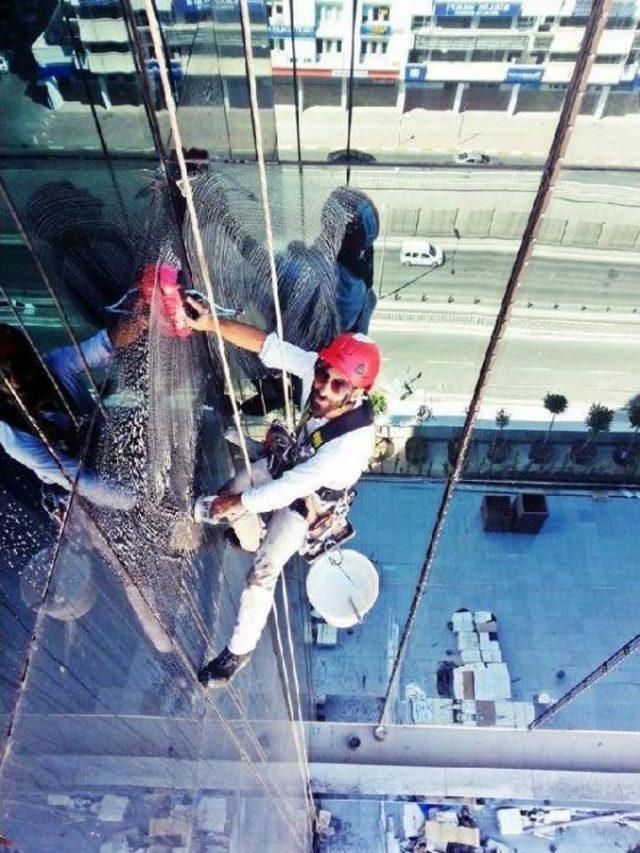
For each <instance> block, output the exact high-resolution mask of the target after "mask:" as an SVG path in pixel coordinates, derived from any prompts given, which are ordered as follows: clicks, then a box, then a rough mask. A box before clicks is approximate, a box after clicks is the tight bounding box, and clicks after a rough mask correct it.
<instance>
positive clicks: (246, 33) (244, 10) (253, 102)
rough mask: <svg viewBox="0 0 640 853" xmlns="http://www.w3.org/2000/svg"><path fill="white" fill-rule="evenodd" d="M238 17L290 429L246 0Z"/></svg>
mask: <svg viewBox="0 0 640 853" xmlns="http://www.w3.org/2000/svg"><path fill="white" fill-rule="evenodd" d="M240 21H241V24H242V33H243V39H244V46H245V61H246V64H247V71H248V74H249V100H250V103H251V115H252V117H253V124H254V128H255V135H256V157H257V161H258V176H259V179H260V195H261V197H262V212H263V214H264V227H265V233H266V238H267V252H268V255H269V273H270V277H271V290H272V292H273V303H274V308H275V314H276V331H277V332H278V338H279V341H280V357H281V359H282V367H283V370H282V389H283V392H284V411H285V417H286V420H287V425H288V426H289V428H290V429H293V414H292V409H291V401H290V399H289V383H288V374H287V370H286V368H285V366H284V365H285V356H284V340H283V338H284V333H283V327H282V312H281V311H280V300H279V298H278V275H277V273H276V259H275V244H274V240H273V227H272V224H271V210H270V208H269V194H268V188H267V171H266V168H265V164H264V149H263V142H262V125H261V122H260V111H259V108H258V90H257V86H256V75H255V69H254V67H253V46H252V41H251V22H250V19H249V6H248V3H247V0H240Z"/></svg>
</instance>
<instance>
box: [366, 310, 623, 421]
mask: <svg viewBox="0 0 640 853" xmlns="http://www.w3.org/2000/svg"><path fill="white" fill-rule="evenodd" d="M487 333H488V330H487ZM372 334H373V335H374V336H375V339H376V341H377V342H378V343H379V344H380V346H381V348H382V353H383V365H382V373H383V379H382V385H383V386H384V387H385V388H386V390H387V391H388V392H390V393H391V394H392V395H393V394H396V393H398V392H399V390H400V389H401V385H402V382H403V381H404V380H406V379H408V378H409V379H411V378H413V377H415V376H416V375H417V374H418V373H419V372H422V377H421V378H420V379H419V380H417V381H415V382H414V383H413V387H414V389H415V396H416V399H417V398H418V397H420V396H421V395H425V394H426V397H427V398H429V397H434V398H436V399H443V400H450V401H452V402H456V401H458V402H460V403H461V404H462V406H461V407H462V408H463V407H464V404H465V402H466V401H468V400H469V398H470V396H471V393H472V391H473V388H474V385H475V381H476V377H477V374H478V370H479V368H480V364H481V361H482V357H483V355H484V349H485V347H486V342H487V336H486V335H482V334H478V333H477V331H476V332H475V333H471V332H469V333H466V332H464V331H460V330H456V331H455V332H453V331H452V330H450V329H447V328H446V327H444V326H436V327H422V328H417V329H411V330H408V329H398V330H378V329H376V328H375V323H374V326H373V329H372ZM638 365H640V339H639V340H637V341H632V340H628V339H627V340H620V339H616V338H613V337H612V338H610V339H604V340H594V339H589V338H586V337H577V338H571V337H568V336H567V337H554V336H552V335H549V336H544V337H536V338H533V337H532V338H527V337H521V336H517V337H511V338H510V337H508V336H507V337H506V338H505V340H504V341H503V343H502V345H501V349H500V351H499V355H498V359H497V363H496V365H495V367H494V369H493V372H492V375H491V378H490V380H489V385H488V388H487V393H486V395H485V399H486V400H488V401H493V403H494V404H495V406H496V407H499V406H503V405H504V406H508V405H509V404H513V403H536V402H538V401H541V400H542V398H543V397H544V395H545V394H546V393H547V392H548V391H553V392H557V393H560V394H565V395H566V396H567V397H568V398H569V401H570V403H574V404H577V403H583V404H585V407H588V406H589V405H590V404H591V403H593V402H601V403H605V404H607V405H609V406H612V407H614V408H615V407H619V406H621V405H623V404H625V403H626V402H627V401H628V399H629V398H630V397H632V396H633V395H634V394H637V393H638V392H639V391H640V371H638Z"/></svg>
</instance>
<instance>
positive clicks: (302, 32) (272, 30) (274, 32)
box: [269, 24, 316, 39]
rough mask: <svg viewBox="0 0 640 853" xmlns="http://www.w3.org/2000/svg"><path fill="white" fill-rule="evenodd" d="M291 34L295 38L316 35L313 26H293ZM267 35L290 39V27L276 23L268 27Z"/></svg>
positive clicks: (307, 37) (313, 36)
mask: <svg viewBox="0 0 640 853" xmlns="http://www.w3.org/2000/svg"><path fill="white" fill-rule="evenodd" d="M293 35H294V37H295V38H297V39H312V38H315V37H316V31H315V29H314V28H313V27H294V28H293ZM269 36H270V37H271V38H276V39H282V38H284V39H287V38H289V39H290V38H291V27H289V26H287V25H286V24H277V25H275V26H273V27H269Z"/></svg>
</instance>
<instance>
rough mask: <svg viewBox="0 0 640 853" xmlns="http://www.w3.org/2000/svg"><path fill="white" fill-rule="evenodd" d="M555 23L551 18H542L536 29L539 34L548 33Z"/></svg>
mask: <svg viewBox="0 0 640 853" xmlns="http://www.w3.org/2000/svg"><path fill="white" fill-rule="evenodd" d="M555 22H556V19H555V18H554V17H553V16H552V17H547V18H544V19H543V20H542V21H541V23H540V26H539V27H538V32H539V33H548V32H549V30H551V28H552V27H553V25H554V24H555Z"/></svg>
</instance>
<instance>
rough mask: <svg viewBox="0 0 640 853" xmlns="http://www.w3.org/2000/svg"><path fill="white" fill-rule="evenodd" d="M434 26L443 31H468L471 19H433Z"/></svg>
mask: <svg viewBox="0 0 640 853" xmlns="http://www.w3.org/2000/svg"><path fill="white" fill-rule="evenodd" d="M435 22H436V26H437V27H442V28H444V29H453V30H468V29H471V18H470V17H466V16H465V17H459V18H454V17H446V18H436V19H435Z"/></svg>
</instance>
